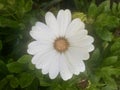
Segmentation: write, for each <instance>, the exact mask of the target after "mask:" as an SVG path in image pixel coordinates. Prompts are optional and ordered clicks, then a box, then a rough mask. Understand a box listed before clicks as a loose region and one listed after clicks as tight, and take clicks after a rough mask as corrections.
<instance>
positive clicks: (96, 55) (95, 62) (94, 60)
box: [87, 48, 100, 68]
mask: <svg viewBox="0 0 120 90" xmlns="http://www.w3.org/2000/svg"><path fill="white" fill-rule="evenodd" d="M99 59H100V50H99V48H96V49H95V50H94V52H93V53H92V55H91V58H90V60H88V61H87V62H88V65H90V66H91V67H93V68H94V67H96V66H98V64H99Z"/></svg>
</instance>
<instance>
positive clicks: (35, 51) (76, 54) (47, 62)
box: [27, 9, 94, 80]
mask: <svg viewBox="0 0 120 90" xmlns="http://www.w3.org/2000/svg"><path fill="white" fill-rule="evenodd" d="M45 22H46V24H44V23H42V22H36V24H35V26H33V27H32V30H31V31H30V35H31V36H32V37H33V38H34V39H35V41H33V42H31V43H30V44H29V45H28V50H27V51H28V53H29V54H31V55H33V58H32V63H33V64H35V67H36V68H37V69H41V70H42V73H43V74H49V77H50V78H51V79H54V78H56V77H57V76H58V74H60V76H61V77H62V79H63V80H68V79H70V78H72V76H73V74H75V75H78V74H80V72H84V71H85V64H84V62H83V60H87V59H89V57H90V56H89V52H91V51H93V50H94V46H93V44H92V43H93V41H94V39H93V37H91V36H89V35H87V34H88V32H87V30H86V29H85V24H84V23H83V22H82V21H81V20H80V19H79V18H76V19H74V20H72V21H71V12H70V10H68V9H66V10H60V11H59V12H58V15H57V17H55V16H54V15H53V14H52V13H51V12H47V13H46V15H45Z"/></svg>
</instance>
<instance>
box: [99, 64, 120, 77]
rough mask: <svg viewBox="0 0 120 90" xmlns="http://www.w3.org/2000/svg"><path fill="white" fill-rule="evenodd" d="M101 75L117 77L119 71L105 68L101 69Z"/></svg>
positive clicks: (108, 67) (119, 73)
mask: <svg viewBox="0 0 120 90" xmlns="http://www.w3.org/2000/svg"><path fill="white" fill-rule="evenodd" d="M101 75H102V76H111V75H115V76H118V75H120V69H119V68H114V67H112V66H106V67H103V68H102V69H101Z"/></svg>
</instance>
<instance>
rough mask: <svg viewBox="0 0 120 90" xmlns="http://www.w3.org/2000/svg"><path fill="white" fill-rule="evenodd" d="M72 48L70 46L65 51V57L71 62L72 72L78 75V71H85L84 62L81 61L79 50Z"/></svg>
mask: <svg viewBox="0 0 120 90" xmlns="http://www.w3.org/2000/svg"><path fill="white" fill-rule="evenodd" d="M73 49H74V48H71V50H69V51H68V52H66V55H67V57H68V58H69V61H70V62H71V65H72V66H71V67H73V68H74V72H73V73H74V74H76V75H78V74H79V73H80V72H84V71H85V64H84V62H83V60H81V59H82V58H80V54H79V51H77V50H74V51H75V52H74V51H73Z"/></svg>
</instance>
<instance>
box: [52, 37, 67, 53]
mask: <svg viewBox="0 0 120 90" xmlns="http://www.w3.org/2000/svg"><path fill="white" fill-rule="evenodd" d="M68 47H69V42H68V40H67V39H66V38H64V37H59V38H57V39H56V40H55V42H54V48H55V49H56V50H57V51H58V52H60V53H62V52H65V51H66V50H67V49H68Z"/></svg>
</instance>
